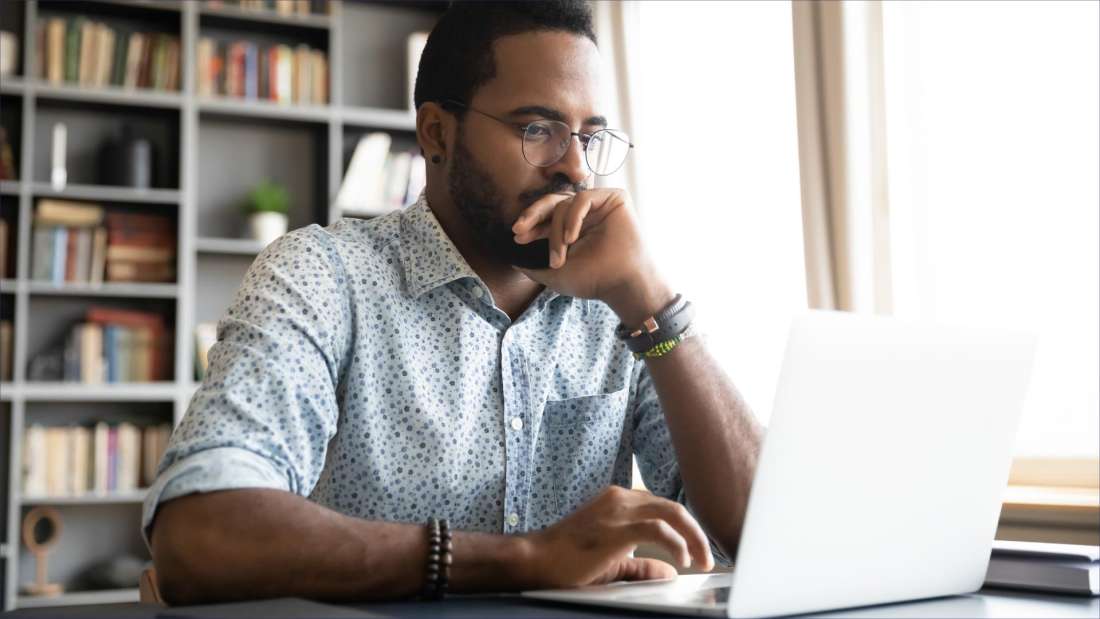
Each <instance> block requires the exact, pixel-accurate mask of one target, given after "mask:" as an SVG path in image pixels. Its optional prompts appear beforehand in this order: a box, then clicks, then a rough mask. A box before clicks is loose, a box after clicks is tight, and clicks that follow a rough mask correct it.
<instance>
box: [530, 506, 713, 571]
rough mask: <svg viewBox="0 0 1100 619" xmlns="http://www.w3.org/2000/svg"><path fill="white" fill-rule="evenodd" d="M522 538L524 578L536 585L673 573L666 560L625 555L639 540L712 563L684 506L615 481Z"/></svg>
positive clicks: (702, 564)
mask: <svg viewBox="0 0 1100 619" xmlns="http://www.w3.org/2000/svg"><path fill="white" fill-rule="evenodd" d="M522 537H523V538H525V540H526V541H527V542H528V546H529V547H528V552H527V553H525V554H526V555H527V557H528V558H527V560H526V561H525V566H526V570H525V571H526V572H527V575H526V578H525V580H526V581H527V582H529V583H531V586H532V587H533V588H537V589H561V588H570V587H577V586H584V585H594V584H603V583H607V582H612V581H616V580H652V579H660V578H674V577H675V576H676V569H675V568H673V567H672V566H671V565H669V564H668V563H665V562H663V561H658V560H657V559H636V558H634V557H631V556H629V553H630V552H632V551H633V550H634V549H635V548H636V547H637V546H638V544H640V543H642V542H655V543H657V544H660V545H661V546H663V547H664V548H666V549H667V550H668V551H669V553H670V554H671V555H672V556H673V557H675V558H676V559H677V560H678V561H679V562H680V565H681V566H683V567H688V566H689V565H695V566H696V567H699V568H701V569H703V570H705V571H710V570H711V569H713V568H714V558H713V557H712V556H711V553H710V545H709V543H708V542H707V537H706V534H704V533H703V529H702V528H701V527H700V526H699V523H698V522H696V521H695V518H693V517H692V515H691V513H690V512H688V510H687V509H685V508H684V506H683V505H680V504H679V503H675V502H673V501H669V500H667V499H662V498H660V497H656V496H653V495H652V494H650V493H648V492H642V491H638V490H627V489H625V488H621V487H619V486H609V487H608V488H607V489H605V490H604V491H603V492H602V493H600V495H599V496H596V497H595V498H593V499H592V500H590V501H588V502H587V503H585V504H584V505H582V506H581V507H579V508H578V509H577V511H575V512H573V513H572V514H570V515H568V516H566V517H565V518H563V519H562V520H560V521H559V522H557V523H555V524H553V525H552V526H549V527H547V528H545V529H542V530H540V531H535V532H533V533H528V534H526V535H524V536H522Z"/></svg>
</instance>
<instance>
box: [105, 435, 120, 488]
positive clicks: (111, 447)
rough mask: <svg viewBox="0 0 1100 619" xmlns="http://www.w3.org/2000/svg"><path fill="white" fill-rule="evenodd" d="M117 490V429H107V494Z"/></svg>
mask: <svg viewBox="0 0 1100 619" xmlns="http://www.w3.org/2000/svg"><path fill="white" fill-rule="evenodd" d="M117 489H118V428H117V427H111V428H108V429H107V492H114V491H116V490H117Z"/></svg>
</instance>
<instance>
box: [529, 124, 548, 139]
mask: <svg viewBox="0 0 1100 619" xmlns="http://www.w3.org/2000/svg"><path fill="white" fill-rule="evenodd" d="M553 133H554V132H553V131H551V130H550V127H547V126H545V125H527V135H529V136H531V137H533V138H548V137H550V136H551V135H553Z"/></svg>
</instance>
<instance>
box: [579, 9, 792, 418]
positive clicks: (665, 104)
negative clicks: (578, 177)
mask: <svg viewBox="0 0 1100 619" xmlns="http://www.w3.org/2000/svg"><path fill="white" fill-rule="evenodd" d="M600 4H603V3H600ZM623 4H632V5H633V7H632V8H631V11H634V13H633V17H632V19H635V20H636V22H635V26H634V30H633V31H632V32H633V33H634V34H636V36H635V37H634V40H633V41H631V42H630V45H629V49H631V50H634V52H635V53H636V56H635V57H634V59H633V60H634V62H635V63H636V70H632V71H631V73H630V85H631V87H632V90H631V93H632V96H631V98H630V102H631V104H632V105H631V106H630V108H631V111H632V120H633V127H630V128H629V130H630V131H631V133H632V135H633V136H634V141H635V143H636V144H637V148H635V150H634V152H633V155H632V157H635V159H634V164H635V166H636V167H635V170H636V176H635V177H634V178H633V179H632V180H633V181H634V184H635V187H636V188H635V194H634V195H635V201H636V203H637V206H638V210H639V215H640V217H641V220H642V223H643V227H644V229H645V232H646V237H647V241H648V244H649V248H650V251H651V252H652V253H653V255H654V257H655V258H656V260H657V263H658V265H659V266H660V267H661V269H662V270H663V272H664V273H665V275H666V276H667V277H668V279H669V280H670V281H671V282H672V283H673V285H674V286H675V287H676V289H677V290H678V291H680V292H682V293H684V294H685V295H686V296H688V297H689V298H690V299H691V300H692V301H694V302H695V303H696V305H697V306H698V307H699V311H700V323H701V325H702V328H703V331H704V332H705V333H706V335H707V341H708V345H709V348H710V350H711V351H712V352H713V353H714V355H715V356H716V357H717V359H718V360H719V361H720V363H721V364H722V365H723V367H724V368H725V370H726V371H727V373H728V374H729V375H730V377H731V378H732V379H733V381H734V383H735V384H736V385H737V386H738V388H739V389H740V390H741V392H742V393H743V395H744V396H745V398H746V399H747V401H748V402H749V404H750V405H751V406H752V407H753V409H754V411H755V412H756V413H757V415H758V416H759V417H760V418H761V420H762V421H764V422H766V421H767V419H768V417H769V416H770V411H771V406H772V397H773V392H774V389H775V382H776V379H777V378H778V372H779V363H780V361H781V360H782V353H783V347H784V345H785V343H786V334H787V327H788V325H789V321H790V317H791V315H792V314H793V313H795V312H797V311H799V310H802V309H804V308H805V307H806V281H805V267H804V263H803V243H802V223H801V221H802V215H801V207H800V194H799V164H798V137H797V121H796V111H795V87H794V59H793V51H792V50H793V45H792V28H791V5H790V4H789V3H785V2H728V3H727V2H638V3H623ZM611 45H613V44H612V43H611V42H609V41H607V40H604V39H601V49H602V50H606V49H607V48H608V47H609V46H611ZM634 68H635V66H631V69H634ZM605 81H606V80H605Z"/></svg>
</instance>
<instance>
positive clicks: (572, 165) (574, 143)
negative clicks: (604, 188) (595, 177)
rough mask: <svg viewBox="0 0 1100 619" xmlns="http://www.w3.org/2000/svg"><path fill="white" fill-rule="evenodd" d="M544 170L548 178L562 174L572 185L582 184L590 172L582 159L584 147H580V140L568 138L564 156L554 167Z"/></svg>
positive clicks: (573, 137) (575, 137) (572, 136)
mask: <svg viewBox="0 0 1100 619" xmlns="http://www.w3.org/2000/svg"><path fill="white" fill-rule="evenodd" d="M545 170H546V175H547V176H548V177H550V178H553V177H554V175H556V174H562V175H564V176H565V177H566V178H568V179H569V182H570V183H572V184H574V185H580V184H582V183H584V181H585V179H587V178H588V175H589V174H591V170H589V169H588V163H587V162H586V161H585V159H584V147H583V146H581V141H580V139H579V138H578V137H577V136H575V135H571V136H569V144H568V145H567V146H566V149H565V154H564V155H562V157H561V159H559V160H558V161H557V162H556V163H554V165H551V166H550V167H548V168H545Z"/></svg>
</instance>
